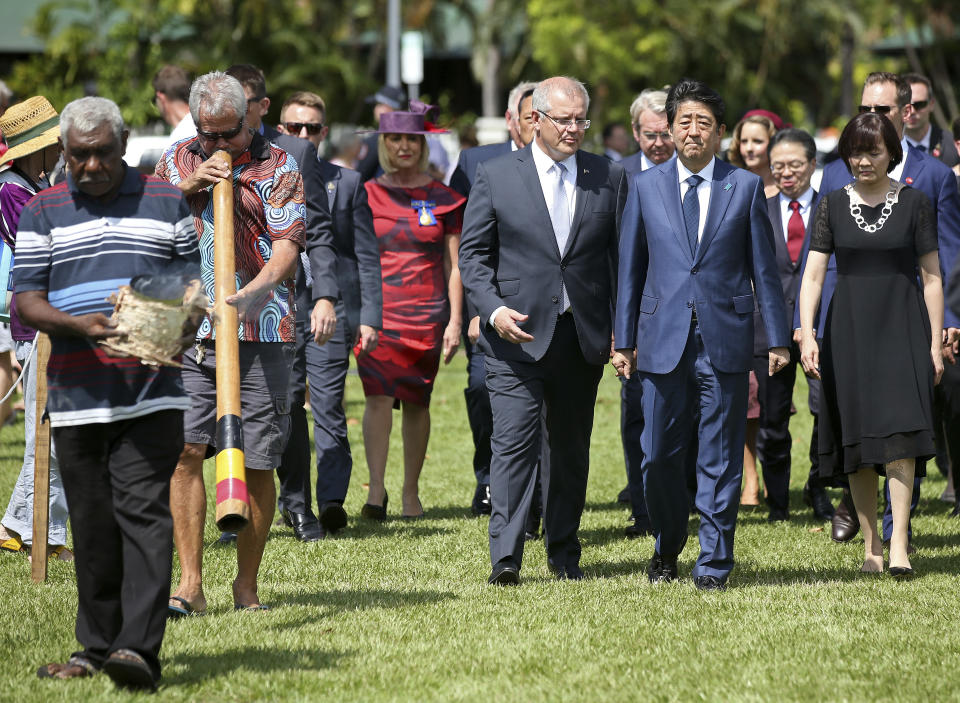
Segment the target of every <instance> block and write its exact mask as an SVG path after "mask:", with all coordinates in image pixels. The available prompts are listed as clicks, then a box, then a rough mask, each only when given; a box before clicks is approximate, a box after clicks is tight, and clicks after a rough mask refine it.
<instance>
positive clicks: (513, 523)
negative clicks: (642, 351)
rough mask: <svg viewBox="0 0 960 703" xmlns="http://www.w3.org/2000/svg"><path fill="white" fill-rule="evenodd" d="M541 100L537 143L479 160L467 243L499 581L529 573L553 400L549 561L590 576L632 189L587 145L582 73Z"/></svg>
mask: <svg viewBox="0 0 960 703" xmlns="http://www.w3.org/2000/svg"><path fill="white" fill-rule="evenodd" d="M532 101H533V109H534V111H535V112H534V132H535V134H536V136H535V138H534V140H533V142H532V143H531V144H530V145H529V146H527V147H525V148H524V149H521V150H520V151H517V152H514V153H513V154H506V155H504V156H500V157H497V158H495V159H491V160H490V161H487V162H485V163H482V164H480V165H479V166H478V167H477V175H476V179H475V181H474V184H473V188H472V189H471V191H470V199H469V200H468V202H467V210H466V215H465V220H464V230H463V238H462V240H461V244H460V271H461V276H462V277H463V282H464V288H466V290H467V295H468V296H469V299H470V302H471V304H472V305H473V307H474V308H475V309H476V310H477V311H478V312H479V315H480V320H481V322H482V330H481V333H480V348H481V349H482V350H483V352H484V353H485V354H486V368H487V381H486V382H487V389H488V390H489V392H490V404H491V407H492V409H493V437H492V440H491V447H492V449H493V459H492V461H491V465H490V496H491V502H492V506H493V511H492V514H491V518H490V561H491V563H492V566H493V569H492V571H491V574H490V578H489V582H490V583H491V584H498V585H508V584H517V583H519V575H520V565H521V560H522V558H523V546H524V537H525V522H526V519H527V516H528V513H529V511H530V505H531V502H532V498H533V492H534V485H535V483H536V475H537V472H536V468H537V462H538V459H539V456H540V434H541V429H540V428H541V424H540V416H541V411H542V409H543V408H544V406H545V407H546V413H547V419H546V427H547V433H548V435H549V444H550V454H551V461H550V467H549V470H546V469H545V470H544V472H543V473H544V475H543V485H544V494H545V499H544V534H545V538H546V548H547V562H548V565H549V567H550V568H551V570H552V571H553V572H554V573H555V574H556V576H557V578H560V579H581V578H583V572H582V571H581V569H580V541H579V540H578V539H577V530H578V529H579V526H580V517H581V515H582V513H583V507H584V502H585V498H586V488H587V473H588V467H589V461H590V435H591V432H592V429H593V410H594V405H595V402H596V396H597V385H598V384H599V382H600V376H601V373H602V371H603V365H604V364H605V363H606V361H607V360H608V359H609V356H610V332H611V326H612V320H611V311H612V309H613V302H614V280H615V275H616V266H617V224H618V222H619V219H620V214H621V212H622V209H623V202H624V199H625V198H626V176H625V174H624V171H623V169H622V168H621V167H620V166H619V165H618V164H615V163H612V162H610V161H608V160H607V159H605V158H603V157H602V156H597V155H595V154H591V153H589V152H586V151H582V150H581V149H580V145H581V143H582V142H583V137H584V135H585V133H586V129H587V128H588V127H589V126H590V120H588V119H587V109H588V107H589V105H590V97H589V95H588V94H587V90H586V88H585V87H584V86H583V84H582V83H580V82H579V81H576V80H573V79H571V78H565V77H556V78H548V79H546V80H544V81H542V82H541V83H540V84H539V85H538V86H537V88H536V90H535V91H534V92H533V96H532Z"/></svg>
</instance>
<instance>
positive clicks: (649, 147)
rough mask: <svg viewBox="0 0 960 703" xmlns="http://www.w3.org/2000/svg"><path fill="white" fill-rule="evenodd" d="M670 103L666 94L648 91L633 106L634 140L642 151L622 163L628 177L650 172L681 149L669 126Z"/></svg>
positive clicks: (641, 94) (642, 93) (631, 116)
mask: <svg viewBox="0 0 960 703" xmlns="http://www.w3.org/2000/svg"><path fill="white" fill-rule="evenodd" d="M666 103H667V94H666V92H665V91H662V90H652V89H650V88H648V89H647V90H644V91H643V92H641V93H640V95H638V96H637V98H636V100H634V101H633V104H632V105H630V124H631V125H633V138H634V139H636V140H637V144H638V145H639V147H640V151H638V152H637V153H636V154H633V155H632V156H628V157H627V158H625V159H624V160H623V161H621V162H620V163H621V165H622V166H623V167H624V168H625V169H626V171H627V173H628V174H631V175H632V174H634V173H640V172H641V171H646V170H647V169H649V168H652V167H653V166H656V165H657V164H662V163H663V162H664V161H666V160H667V159H670V158H672V157H673V155H674V154H675V153H676V150H677V148H676V146H675V145H674V143H673V137H672V136H671V135H670V129H669V125H668V124H667V114H666V112H665V109H666V108H665V105H666Z"/></svg>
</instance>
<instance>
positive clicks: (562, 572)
mask: <svg viewBox="0 0 960 703" xmlns="http://www.w3.org/2000/svg"><path fill="white" fill-rule="evenodd" d="M554 575H555V576H556V577H557V581H583V571H581V570H580V567H579V566H577V565H575V564H574V565H570V564H568V565H567V566H561V567H560V568H559V569H555V570H554Z"/></svg>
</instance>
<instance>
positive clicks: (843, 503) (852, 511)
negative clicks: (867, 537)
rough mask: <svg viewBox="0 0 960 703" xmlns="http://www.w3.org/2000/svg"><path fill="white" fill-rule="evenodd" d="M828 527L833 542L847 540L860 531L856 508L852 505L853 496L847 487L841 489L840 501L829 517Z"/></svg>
mask: <svg viewBox="0 0 960 703" xmlns="http://www.w3.org/2000/svg"><path fill="white" fill-rule="evenodd" d="M830 527H831V529H830V537H831V538H832V539H833V541H834V542H849V541H850V540H852V539H853V538H854V537H856V536H857V533H858V532H859V531H860V519H859V518H858V517H857V509H856V508H855V507H854V506H853V496H852V495H850V490H849V489H847V488H844V489H843V496H842V497H841V498H840V503H839V504H838V505H837V509H836V512H834V514H833V517H832V518H831V519H830Z"/></svg>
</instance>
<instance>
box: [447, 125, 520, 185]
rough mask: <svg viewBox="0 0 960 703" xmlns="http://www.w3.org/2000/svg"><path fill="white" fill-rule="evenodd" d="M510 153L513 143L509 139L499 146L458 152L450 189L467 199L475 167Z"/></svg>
mask: <svg viewBox="0 0 960 703" xmlns="http://www.w3.org/2000/svg"><path fill="white" fill-rule="evenodd" d="M511 151H513V141H512V140H510V139H508V140H507V141H505V142H500V143H499V144H484V145H483V146H475V147H473V148H472V149H464V150H463V151H461V152H460V158H459V159H457V168H456V169H454V171H453V175H452V176H450V187H451V188H453V189H454V190H455V191H457V192H458V193H460V195H462V196H464V197H468V196H469V195H470V187H471V186H472V185H473V179H474V178H476V175H477V166H478V165H479V164H482V163H483V162H484V161H489V160H490V159H492V158H494V157H496V156H502V155H503V154H509V153H510V152H511Z"/></svg>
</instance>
